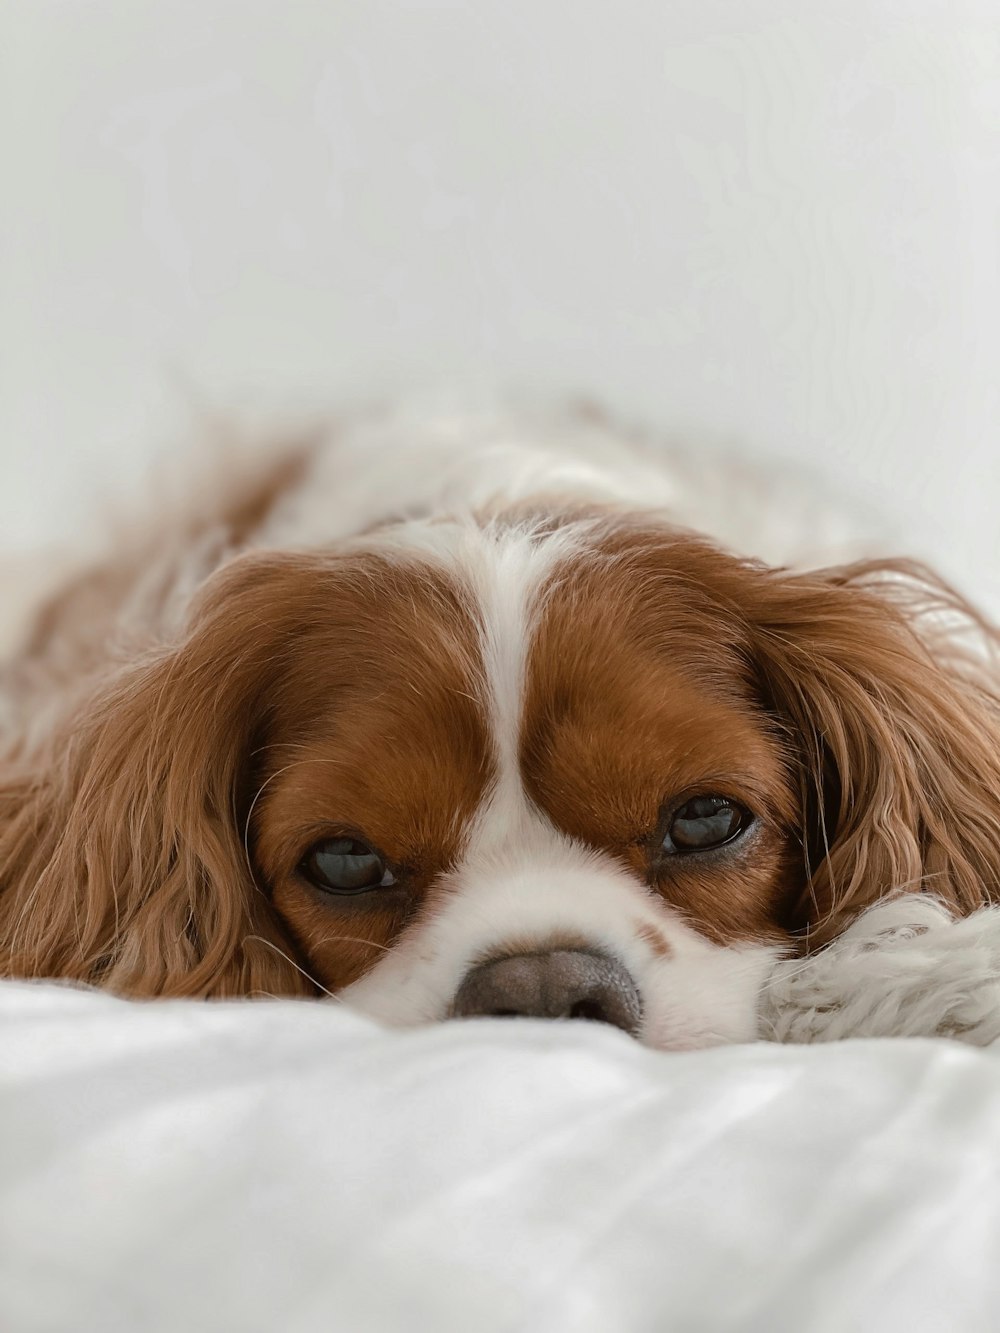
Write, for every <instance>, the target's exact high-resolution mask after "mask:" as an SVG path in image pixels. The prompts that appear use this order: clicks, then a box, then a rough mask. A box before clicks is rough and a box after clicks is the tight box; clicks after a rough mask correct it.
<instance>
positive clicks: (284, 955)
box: [245, 935, 342, 1004]
mask: <svg viewBox="0 0 1000 1333" xmlns="http://www.w3.org/2000/svg"><path fill="white" fill-rule="evenodd" d="M245 939H246V940H247V941H249V940H256V941H257V942H258V943H259V944H266V945H267V947H268V948H269V949H273V950H274V952H275V953H276V954H279V955H280V956H281V957H282V958H284V960H285V962H286V963H290V964H291V965H292V967H294V968H295V970H296V972H299V973H300V974H301V975H302V976H304V977H305V979H306V981H310V982H312V984H313V985H314V986H315V987H316V989H317V990H321V991H322V992H323V994H324V995H326V996H327V997H328V998H329V999H331V1000H336V1001H337V1003H338V1004H340V1003H342V1001H341V999H340V996H339V995H334V993H333V991H330V990H327V988H326V987H325V986H324V985H323V983H322V982H321V981H317V980H316V978H315V977H314V976H311V975H310V974H309V973H308V972H307V971H306V970H305V968H304V967H300V966H299V964H298V963H297V962H296V961H295V959H294V958H290V957H289V955H288V954H287V953H285V951H284V949H279V948H278V946H277V945H276V944H274V943H273V942H272V941H271V940H266V939H265V938H264V936H263V935H247V936H245Z"/></svg>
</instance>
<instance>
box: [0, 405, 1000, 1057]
mask: <svg viewBox="0 0 1000 1333" xmlns="http://www.w3.org/2000/svg"><path fill="white" fill-rule="evenodd" d="M770 486H771V483H770V482H769V481H767V480H766V479H765V480H764V481H763V482H762V481H761V479H760V476H758V475H755V474H752V473H750V472H748V473H746V475H741V474H740V471H739V468H738V467H735V468H734V466H733V464H732V461H731V460H729V461H727V460H726V459H725V458H724V457H723V456H720V455H718V454H713V455H709V454H706V455H705V456H704V457H701V456H699V455H698V454H697V452H695V453H693V454H692V453H691V452H690V451H689V452H688V453H687V454H684V453H683V451H681V452H678V451H671V450H669V449H658V448H656V447H654V446H652V445H650V444H648V443H646V442H644V441H642V440H638V439H632V438H630V437H629V436H628V435H627V433H624V432H621V431H618V430H616V429H615V428H614V427H612V426H611V425H609V424H608V423H606V422H604V421H599V420H596V419H594V418H593V417H586V416H579V417H577V418H575V419H572V420H570V419H567V421H565V422H563V423H562V424H561V425H560V427H559V428H558V429H556V428H554V427H552V428H541V429H540V428H537V427H536V426H532V427H531V428H530V429H529V428H527V427H525V426H523V425H521V424H519V423H518V422H517V421H516V420H515V421H513V422H509V421H502V420H501V421H497V420H493V419H490V420H489V421H488V422H486V423H485V424H484V422H482V421H471V420H467V419H464V418H462V417H461V416H447V415H446V416H442V417H440V418H431V419H428V420H427V421H424V422H422V423H421V424H420V425H419V427H415V426H414V425H413V423H412V422H411V421H407V420H406V419H405V418H404V417H401V416H400V415H399V414H395V415H394V414H392V413H389V414H387V415H386V416H385V417H384V418H381V417H376V418H373V419H365V420H364V421H360V422H356V423H355V424H353V425H351V426H347V427H342V428H340V429H339V430H332V431H331V432H329V434H328V436H327V437H325V438H323V439H321V440H308V441H305V442H303V443H300V444H296V445H295V446H294V447H285V448H282V449H275V450H273V451H272V452H270V453H265V454H264V455H262V456H261V457H257V458H256V459H244V460H243V461H241V462H239V464H238V465H235V464H234V472H233V474H232V475H230V476H229V477H228V478H227V479H226V480H225V481H222V480H221V479H219V478H217V479H216V481H215V483H214V484H212V485H207V484H202V485H201V486H192V487H190V488H189V489H188V490H187V491H186V492H185V493H184V494H183V495H182V498H181V504H180V506H179V508H178V506H177V505H173V504H168V503H166V502H165V503H164V505H163V511H162V513H161V514H160V515H159V516H154V517H150V518H148V519H147V520H146V522H145V523H144V525H142V526H140V527H138V528H137V529H135V530H133V531H132V532H130V533H129V534H127V535H124V536H122V537H121V538H120V539H119V540H118V541H117V542H115V543H111V544H110V545H109V547H108V549H107V550H106V551H105V552H104V554H103V555H102V556H101V558H99V559H95V560H94V561H93V562H92V563H91V564H90V565H89V566H88V567H87V568H85V569H83V570H82V571H78V572H77V573H75V574H74V575H73V576H71V577H67V578H66V579H65V580H64V582H63V584H62V586H61V587H59V588H57V589H56V590H55V591H53V592H52V593H51V595H49V596H48V597H47V598H46V599H44V600H43V601H42V602H41V604H39V605H38V606H37V607H36V608H35V609H34V612H33V616H32V618H31V622H30V625H29V628H28V631H27V632H26V634H25V635H24V636H23V639H22V641H21V643H20V645H19V647H18V649H17V651H16V652H13V653H12V654H11V655H10V656H9V660H8V662H7V664H6V666H5V667H4V669H3V677H2V698H3V703H4V707H5V710H6V716H7V722H6V725H5V727H4V730H3V733H2V736H3V740H2V745H3V749H2V752H0V753H2V758H0V973H2V974H3V975H6V976H10V977H48V978H63V979H67V980H71V981H75V982H79V983H86V984H90V985H94V986H101V987H106V988H108V989H110V990H113V991H115V992H118V993H120V994H123V995H127V996H137V997H153V996H204V997H222V996H259V995H269V996H322V995H324V994H329V995H333V996H336V997H338V998H339V999H341V1000H342V1001H343V1002H345V1003H347V1004H349V1005H352V1006H354V1007H356V1008H357V1009H359V1010H361V1011H362V1012H365V1013H367V1014H369V1015H372V1016H373V1017H375V1018H377V1019H379V1020H382V1021H384V1022H387V1023H390V1024H399V1025H406V1024H417V1023H426V1022H435V1021H438V1020H442V1019H447V1018H452V1017H469V1016H480V1015H502V1016H527V1017H537V1018H579V1019H589V1020H592V1021H599V1022H606V1023H610V1024H613V1025H615V1026H616V1027H618V1028H621V1029H622V1030H623V1031H625V1032H628V1033H630V1034H632V1035H633V1036H635V1037H636V1038H638V1039H639V1040H640V1041H642V1042H643V1043H645V1044H647V1045H649V1046H652V1047H656V1048H662V1049H686V1048H694V1047H702V1046H707V1045H712V1044H716V1043H721V1042H733V1041H743V1040H750V1039H752V1038H753V1036H754V1035H755V1032H756V1014H757V1003H758V996H759V994H760V991H761V987H762V985H764V983H765V979H766V978H767V976H768V975H769V973H770V971H771V969H772V968H773V967H774V964H775V960H776V959H778V958H782V957H787V956H789V955H790V954H794V953H796V952H799V953H808V952H809V951H812V950H816V949H818V948H821V947H822V946H823V945H825V944H827V943H828V942H830V941H831V940H834V939H835V938H837V936H838V935H839V934H840V933H841V932H842V931H843V930H844V929H845V928H846V927H847V926H848V925H849V924H850V923H851V922H852V921H853V920H854V919H855V918H856V917H857V915H858V914H859V912H861V911H862V910H863V909H865V908H867V907H869V906H870V905H872V904H873V903H876V902H879V901H881V900H884V899H887V898H891V897H892V896H894V895H900V894H904V893H927V892H931V893H933V895H934V896H935V899H936V900H937V901H939V902H942V903H944V904H945V905H947V907H948V908H950V909H951V910H952V911H953V912H955V913H958V914H966V913H969V912H971V911H973V910H975V909H976V908H978V907H980V906H981V905H983V904H984V903H987V902H989V901H990V900H991V899H992V898H994V897H995V896H996V895H997V892H998V885H1000V673H998V670H997V667H996V664H995V659H994V658H992V657H991V653H992V652H993V651H994V650H995V648H996V647H997V644H998V642H1000V639H998V635H997V632H996V630H994V629H993V628H992V627H991V626H990V625H989V624H987V623H986V622H985V621H984V620H983V619H982V618H981V617H980V616H978V615H977V613H976V612H975V611H974V610H973V609H972V608H971V607H970V606H969V605H968V604H967V602H966V601H965V600H964V599H963V598H962V597H961V596H959V595H958V594H957V593H955V592H954V591H953V590H951V589H950V588H949V587H948V586H947V585H946V584H945V583H943V582H942V581H941V580H940V579H938V578H937V577H936V576H934V575H933V574H932V573H930V572H929V571H927V570H925V569H924V568H922V567H921V566H918V565H916V564H913V563H910V562H907V561H903V560H886V559H880V560H872V559H868V560H858V561H853V562H850V563H846V564H837V565H835V566H833V567H827V568H820V569H814V570H802V569H793V568H790V567H788V566H787V565H786V564H782V563H773V562H772V563H767V562H765V561H762V560H760V559H756V558H752V557H750V556H748V555H747V554H745V553H743V551H742V550H740V539H739V537H736V538H734V537H733V536H732V532H733V531H734V530H736V529H737V528H739V526H740V524H742V525H743V528H744V529H747V528H749V529H750V530H753V529H756V530H758V531H764V530H767V531H769V532H770V533H771V535H772V536H773V533H774V532H775V531H778V530H779V529H781V530H782V531H784V530H785V529H787V528H788V527H789V524H791V526H792V527H796V525H797V528H796V530H797V532H798V534H799V536H803V535H805V531H806V530H807V529H808V530H810V531H811V530H812V527H813V524H812V523H811V520H810V519H809V517H808V515H806V516H803V515H798V516H797V517H796V516H795V515H794V514H792V512H791V511H792V510H793V509H794V506H793V505H786V506H784V507H783V505H782V502H781V499H780V497H779V498H775V497H774V496H773V495H769V494H768V492H769V489H770ZM755 488H756V489H755ZM748 492H752V494H751V496H750V500H749V501H747V500H746V496H747V493H748ZM741 496H742V497H743V499H744V503H743V505H742V507H741V506H740V504H739V500H740V497H741ZM706 514H707V515H709V522H708V524H706V523H705V522H700V519H704V517H705V515H706ZM720 516H721V521H720ZM692 523H694V524H696V525H697V526H701V527H703V528H704V527H706V526H708V528H709V531H708V532H707V533H706V532H704V531H702V532H699V531H697V530H693V529H692V526H691V524H692ZM720 528H721V529H727V530H726V531H720V530H719V529H720ZM796 540H798V538H796ZM746 544H747V543H745V542H744V543H742V545H743V546H745V545H746ZM790 544H791V545H792V546H794V545H795V541H792V542H791V543H790ZM734 545H736V546H737V551H739V553H737V551H734V550H733V549H732V547H733V546H734Z"/></svg>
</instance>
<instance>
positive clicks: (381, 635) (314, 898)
mask: <svg viewBox="0 0 1000 1333" xmlns="http://www.w3.org/2000/svg"><path fill="white" fill-rule="evenodd" d="M464 535H465V540H466V544H467V541H468V535H467V534H464ZM452 554H453V555H458V554H459V553H458V552H452ZM464 555H465V561H464V562H463V561H462V560H461V559H456V560H455V563H454V565H453V567H452V569H451V570H449V569H448V568H447V565H445V564H442V565H439V566H438V567H437V568H435V567H434V565H431V564H428V563H427V562H426V561H425V560H424V559H421V558H417V559H415V560H413V561H410V562H400V561H399V560H398V558H397V561H396V563H395V564H394V565H392V566H386V565H385V564H384V563H383V564H379V563H376V565H375V566H373V565H372V564H371V562H370V560H366V559H362V560H361V561H360V562H359V564H358V566H357V567H356V569H355V570H353V571H351V572H350V573H348V572H347V571H345V572H344V574H342V576H341V585H340V592H339V595H338V598H337V604H336V606H335V607H332V608H331V607H330V605H329V598H324V597H323V596H322V594H321V593H320V594H318V595H317V597H316V607H315V615H314V617H313V618H312V624H311V627H310V629H309V630H308V631H307V632H306V633H305V635H304V636H303V637H302V638H301V639H300V640H299V642H298V643H297V645H296V649H295V653H294V656H293V657H292V659H291V660H290V661H289V663H288V665H287V667H286V670H285V672H284V673H283V674H282V675H280V676H279V677H278V678H277V680H276V682H275V688H274V691H273V694H272V697H271V698H270V699H269V702H268V721H267V725H266V728H265V729H264V731H263V733H262V735H261V739H260V742H259V746H260V756H261V757H262V758H263V760H264V762H263V764H262V765H261V767H260V768H259V770H258V771H257V772H256V773H255V775H254V780H253V784H252V785H253V795H252V799H251V805H252V810H251V811H250V812H249V815H250V817H249V828H250V845H251V847H252V849H253V853H254V856H255V859H256V865H257V869H258V875H259V877H260V879H261V880H262V882H263V883H264V884H265V885H266V887H267V892H268V893H269V895H270V897H271V899H272V901H273V903H274V906H275V909H276V910H277V912H278V913H279V915H280V917H281V919H282V920H283V922H284V923H285V925H286V927H287V928H288V930H289V932H290V933H291V935H292V937H293V939H294V942H295V944H296V946H297V948H298V950H299V951H300V954H301V956H302V957H303V958H304V959H305V964H306V967H307V969H308V971H309V972H310V973H311V974H312V975H314V976H315V977H316V978H317V979H318V980H319V981H320V982H321V983H322V984H323V985H324V986H325V987H326V988H327V989H329V990H331V991H335V992H343V994H344V996H345V998H347V999H348V1000H350V1001H351V1002H353V1003H354V1004H356V1005H359V1006H361V1007H363V1008H365V1009H366V1010H368V1011H369V1012H371V1013H373V1014H375V1015H377V1016H379V1017H382V1018H385V1019H388V1020H390V1021H393V1022H397V1023H407V1022H421V1021H427V1020H432V1019H440V1018H444V1017H447V1016H448V1015H449V1014H452V1013H454V1012H460V1013H466V1014H468V1013H509V1014H515V1013H516V1014H529V1015H538V1016H543V1015H551V1016H562V1015H566V1016H568V1015H573V1014H579V1015H580V1016H588V1017H593V1018H602V1017H603V1018H606V1019H607V1020H608V1021H612V1022H617V1023H618V1024H619V1025H620V1026H623V1027H627V1028H629V1029H630V1030H633V1031H636V1032H637V1033H641V1035H642V1036H643V1038H644V1039H647V1040H649V1041H650V1042H652V1043H653V1044H656V1045H671V1046H679V1045H694V1044H703V1043H705V1042H708V1041H713V1040H726V1039H730V1040H731V1039H735V1038H749V1037H751V1036H752V1035H753V1030H754V1022H755V1003H754V1002H755V997H756V991H757V988H758V986H759V984H760V982H761V980H762V977H763V975H764V974H765V973H766V970H767V967H768V964H769V962H770V961H771V960H772V959H773V957H774V946H775V945H776V944H780V943H785V944H786V945H787V940H788V937H787V934H786V931H787V929H788V928H789V926H790V925H791V923H792V911H793V905H794V899H795V897H796V896H797V892H798V891H799V890H800V889H801V884H802V856H801V848H800V847H799V846H798V845H797V843H796V833H795V830H796V827H797V823H798V820H797V793H796V792H795V791H794V788H793V780H792V776H791V774H790V772H789V757H788V755H787V753H786V751H785V747H784V745H783V743H782V740H781V738H780V734H779V728H778V726H777V724H776V722H775V719H774V718H771V717H768V715H767V713H766V711H765V709H764V708H763V706H762V705H761V702H760V700H759V698H758V697H756V694H755V689H756V686H755V682H754V681H753V679H752V673H751V671H750V670H749V669H748V664H747V662H746V660H745V658H742V657H741V655H740V652H739V647H740V645H739V644H738V643H737V642H736V641H735V640H734V639H733V634H734V630H733V628H732V627H730V626H727V625H726V624H724V623H721V622H719V621H718V620H716V621H715V623H714V627H713V634H712V636H711V637H710V638H709V637H706V635H705V632H704V630H705V612H706V606H705V598H708V597H711V596H712V594H711V591H710V590H709V589H707V588H705V587H702V586H701V585H700V584H699V581H698V577H699V576H697V575H695V576H694V577H692V573H691V571H690V570H686V569H685V561H686V562H690V560H691V556H692V548H691V547H690V546H689V547H687V548H686V550H685V556H684V559H683V560H681V561H679V562H677V563H675V564H673V566H671V563H670V561H668V560H665V559H664V553H663V552H662V551H661V550H656V551H653V550H651V549H649V548H648V546H645V544H644V542H643V540H642V538H641V537H637V538H636V540H635V543H634V545H632V546H628V545H622V546H619V549H616V550H615V549H608V546H607V544H606V543H604V544H589V545H587V546H586V547H585V548H584V549H582V550H573V549H570V548H568V547H567V545H566V544H565V543H562V544H557V545H556V546H555V547H554V548H553V549H547V547H546V539H544V538H529V537H525V536H522V535H516V536H511V537H507V538H506V539H505V538H503V537H500V538H498V539H495V540H494V542H493V543H492V544H488V543H485V542H483V543H482V544H481V545H480V546H479V548H478V549H475V548H473V549H471V550H470V549H466V551H465V552H464ZM718 559H719V557H717V556H715V555H714V554H713V555H711V556H708V555H707V553H706V565H707V568H706V570H705V571H704V573H703V574H702V575H701V576H700V577H702V578H710V577H711V567H712V566H713V565H714V563H716V562H717V561H718ZM470 560H471V562H472V563H471V566H470V563H469V562H470ZM463 564H464V567H463ZM727 638H728V640H729V641H727Z"/></svg>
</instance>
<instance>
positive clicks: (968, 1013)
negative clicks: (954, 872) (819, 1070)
mask: <svg viewBox="0 0 1000 1333" xmlns="http://www.w3.org/2000/svg"><path fill="white" fill-rule="evenodd" d="M760 1035H761V1036H762V1037H764V1038H766V1039H768V1040H770V1041H782V1042H814V1041H839V1040H840V1039H842V1038H844V1037H953V1038H955V1039H956V1040H958V1041H964V1042H968V1043H969V1044H970V1045H973V1046H988V1045H990V1044H991V1043H992V1042H995V1041H997V1040H998V1039H1000V907H984V908H981V909H980V911H978V912H974V913H973V914H972V915H971V916H968V917H964V918H962V919H958V920H956V919H955V918H953V917H952V915H951V914H950V913H949V912H948V910H947V908H945V907H943V906H942V905H941V904H940V903H937V902H935V901H934V899H933V898H930V897H919V896H917V895H915V894H909V895H907V896H906V897H903V898H898V899H896V900H895V901H892V902H886V903H878V904H877V905H876V906H875V907H870V908H869V909H868V911H867V912H865V913H864V914H863V915H862V916H860V917H859V918H858V919H857V921H855V922H854V923H853V924H852V925H851V926H849V927H848V928H847V930H845V931H844V933H843V934H842V935H840V936H839V938H837V939H836V940H834V941H833V943H832V944H830V945H829V946H828V947H827V948H826V949H824V950H822V951H821V952H820V953H817V954H813V955H812V956H811V957H809V958H806V959H804V960H802V959H799V960H786V961H783V962H780V963H778V964H777V966H776V967H775V969H774V972H773V973H772V975H771V976H770V978H769V979H768V980H767V981H766V982H765V984H764V986H763V988H762V990H761V999H760Z"/></svg>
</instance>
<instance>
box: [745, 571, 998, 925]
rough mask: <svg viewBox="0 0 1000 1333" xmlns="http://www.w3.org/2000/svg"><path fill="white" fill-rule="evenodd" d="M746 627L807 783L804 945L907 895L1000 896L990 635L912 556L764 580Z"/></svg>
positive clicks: (993, 642)
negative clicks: (887, 899)
mask: <svg viewBox="0 0 1000 1333" xmlns="http://www.w3.org/2000/svg"><path fill="white" fill-rule="evenodd" d="M752 620H753V626H754V628H753V635H754V649H753V651H754V655H755V657H756V661H757V665H758V668H759V669H760V670H761V671H762V673H763V685H764V689H765V692H766V694H767V696H768V698H767V703H768V706H769V707H770V708H771V709H773V710H774V712H775V713H776V714H777V715H778V717H779V718H780V719H781V720H782V721H783V724H784V729H785V730H786V732H787V736H788V741H789V745H790V748H791V750H792V753H793V756H794V761H795V763H796V765H797V768H798V770H799V773H800V775H801V785H802V803H803V807H804V810H805V824H806V827H807V846H806V848H805V851H806V857H807V882H806V886H805V889H804V891H803V894H802V899H801V902H800V904H799V909H800V915H799V921H798V923H797V924H799V925H800V926H801V927H804V928H805V930H806V931H807V935H808V940H809V942H810V943H812V944H817V945H818V944H822V943H824V942H825V941H827V940H829V939H830V938H832V937H833V936H834V935H835V934H836V933H837V932H838V930H839V929H841V928H842V927H843V926H844V925H845V924H846V922H847V920H848V919H849V918H850V917H851V916H852V915H853V914H855V913H857V912H858V911H860V910H861V909H862V908H864V907H866V906H868V905H870V904H871V903H873V902H875V901H876V900H877V899H879V898H880V897H883V896H885V895H887V894H892V893H894V892H898V891H902V890H921V891H925V892H928V893H933V894H936V895H937V896H938V897H940V898H941V899H942V900H943V901H945V902H946V903H947V904H949V905H950V906H951V907H952V908H953V909H955V910H956V911H958V912H961V913H966V912H970V911H972V910H974V909H975V908H977V907H979V906H981V905H982V904H983V903H984V902H987V901H989V900H992V899H995V898H997V897H1000V673H998V671H997V667H996V656H995V654H996V651H997V648H998V647H1000V635H998V633H997V631H996V630H994V629H992V628H991V627H990V626H988V625H987V624H986V623H985V622H984V621H983V620H982V619H981V617H979V616H978V615H977V614H976V613H975V612H974V611H973V610H972V609H971V608H970V607H969V605H968V604H967V603H966V602H965V601H964V600H963V599H962V598H961V597H960V596H958V594H956V593H955V592H954V591H952V590H951V589H950V588H948V587H947V586H946V585H945V584H944V583H942V582H941V581H940V580H938V579H936V578H935V577H934V576H933V575H932V574H930V573H929V572H928V571H926V570H925V569H923V568H921V567H920V566H917V565H914V564H911V563H909V562H862V563H858V564H854V565H851V566H847V567H844V568H842V569H836V570H827V571H821V572H820V573H816V574H808V575H801V576H796V575H788V574H786V573H777V574H774V575H771V576H769V583H768V585H767V586H765V587H764V588H763V589H762V590H761V596H760V601H759V604H758V605H757V606H756V607H755V608H754V613H753V615H752Z"/></svg>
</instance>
